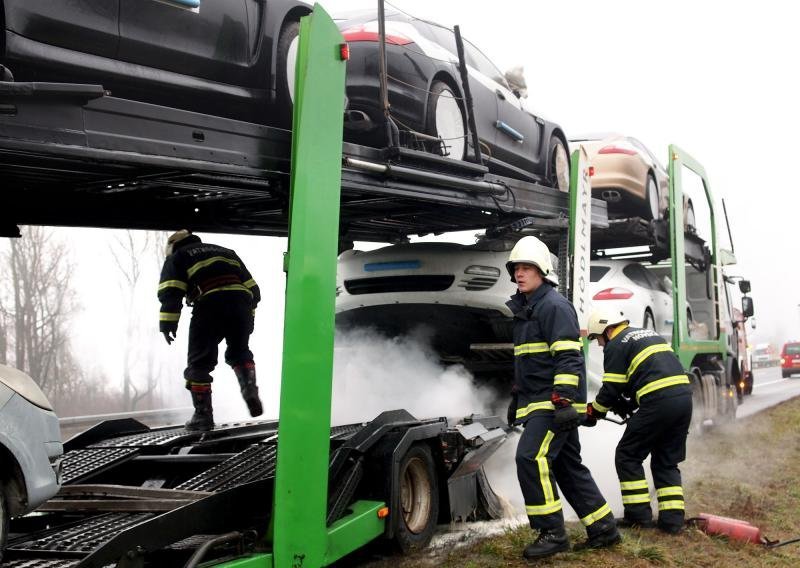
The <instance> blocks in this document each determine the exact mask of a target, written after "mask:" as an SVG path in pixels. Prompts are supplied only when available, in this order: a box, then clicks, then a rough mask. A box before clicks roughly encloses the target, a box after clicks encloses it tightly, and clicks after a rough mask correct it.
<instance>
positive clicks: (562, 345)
mask: <svg viewBox="0 0 800 568" xmlns="http://www.w3.org/2000/svg"><path fill="white" fill-rule="evenodd" d="M569 349H577V350H578V351H580V350H582V349H583V343H581V342H580V341H570V340H567V339H562V340H561V341H556V342H554V343H553V344H552V345H551V346H550V351H568V350H569Z"/></svg>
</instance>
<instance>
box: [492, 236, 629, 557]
mask: <svg viewBox="0 0 800 568" xmlns="http://www.w3.org/2000/svg"><path fill="white" fill-rule="evenodd" d="M506 268H507V269H508V273H509V275H510V276H511V280H512V281H513V282H515V283H516V284H517V287H518V291H517V293H516V294H515V295H514V296H512V298H511V301H510V302H508V304H507V305H508V307H509V308H510V309H511V312H512V313H513V314H514V387H513V389H512V401H511V405H510V406H509V416H508V420H509V425H513V424H522V425H523V426H524V430H523V433H522V436H521V437H520V440H519V444H518V446H517V454H516V462H517V476H518V477H519V482H520V487H521V489H522V494H523V497H524V498H525V506H526V510H527V513H528V520H529V522H530V525H531V528H533V529H534V530H538V531H539V535H538V537H537V539H536V540H535V542H533V543H532V544H530V545H529V546H527V547H526V548H525V550H524V552H523V556H524V557H525V558H526V559H529V560H532V559H536V558H543V557H546V556H550V555H552V554H555V553H558V552H564V551H567V550H569V539H568V537H567V533H566V531H565V529H564V515H563V513H562V509H561V499H560V498H559V494H558V491H559V488H560V489H561V491H562V492H563V493H564V497H565V498H566V499H567V501H568V502H569V504H570V505H571V506H572V508H573V509H574V510H575V511H576V513H577V514H578V516H579V517H580V519H581V521H582V523H583V524H584V526H585V527H586V532H587V535H588V539H587V540H586V542H585V543H582V544H579V545H578V546H576V548H578V547H581V548H582V547H589V548H600V547H604V546H610V545H613V544H616V543H617V542H619V541H620V540H621V538H620V535H619V532H618V530H617V526H616V523H615V521H614V515H613V514H612V511H611V508H610V507H609V506H608V504H607V503H606V500H605V499H604V498H603V496H602V494H601V493H600V491H599V490H598V488H597V485H596V484H595V482H594V479H593V478H592V475H591V473H590V472H589V470H588V469H587V468H586V466H584V465H583V464H582V463H581V446H580V440H579V439H578V431H577V427H578V423H579V420H580V416H579V412H580V414H581V415H582V414H583V412H584V409H585V406H586V405H585V403H586V399H585V395H584V394H583V393H584V392H585V381H586V368H585V364H584V359H583V345H582V343H581V341H580V329H579V327H578V318H577V315H576V313H575V308H574V307H573V306H572V304H571V303H570V302H569V301H567V299H566V298H564V296H562V295H561V294H559V293H558V292H557V291H556V290H555V288H554V286H556V285H557V283H558V280H557V277H556V274H555V273H554V271H553V264H552V261H551V255H550V251H549V250H548V248H547V245H545V244H544V243H543V242H542V241H540V240H539V239H537V238H536V237H530V236H529V237H523V238H522V239H520V240H519V242H517V244H516V246H514V248H513V250H512V251H511V254H510V256H509V259H508V262H507V263H506ZM556 484H558V487H557V486H556Z"/></svg>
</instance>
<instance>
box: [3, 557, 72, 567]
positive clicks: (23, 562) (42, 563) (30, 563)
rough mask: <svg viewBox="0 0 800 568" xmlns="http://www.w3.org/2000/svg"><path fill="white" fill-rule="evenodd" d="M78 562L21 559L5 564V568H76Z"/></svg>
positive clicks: (53, 559) (52, 559)
mask: <svg viewBox="0 0 800 568" xmlns="http://www.w3.org/2000/svg"><path fill="white" fill-rule="evenodd" d="M78 562H79V561H78V560H62V559H58V558H21V559H18V560H9V561H8V562H4V563H3V568H75V567H76V566H77V565H78Z"/></svg>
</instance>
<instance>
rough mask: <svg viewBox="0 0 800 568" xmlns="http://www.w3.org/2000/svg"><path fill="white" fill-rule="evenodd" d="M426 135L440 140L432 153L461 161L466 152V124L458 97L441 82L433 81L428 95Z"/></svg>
mask: <svg viewBox="0 0 800 568" xmlns="http://www.w3.org/2000/svg"><path fill="white" fill-rule="evenodd" d="M425 124H426V125H427V130H428V134H430V135H431V136H435V137H437V138H439V139H440V140H441V142H440V143H439V144H436V145H435V147H434V148H432V150H433V152H435V153H436V154H440V155H442V156H449V157H450V158H453V159H456V160H463V159H464V157H465V156H466V152H467V122H466V117H465V116H464V108H463V107H462V106H461V103H460V102H459V97H458V95H457V94H456V93H455V92H453V89H451V88H450V86H449V85H448V84H447V83H444V82H443V81H434V82H433V83H432V84H431V89H430V93H429V94H428V107H427V116H426V120H425Z"/></svg>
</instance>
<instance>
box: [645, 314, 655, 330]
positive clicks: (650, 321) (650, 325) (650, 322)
mask: <svg viewBox="0 0 800 568" xmlns="http://www.w3.org/2000/svg"><path fill="white" fill-rule="evenodd" d="M642 328H644V329H651V330H653V331H656V321H655V319H654V318H653V314H651V313H650V310H649V309H647V310H645V311H644V318H642Z"/></svg>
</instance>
